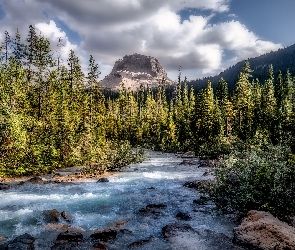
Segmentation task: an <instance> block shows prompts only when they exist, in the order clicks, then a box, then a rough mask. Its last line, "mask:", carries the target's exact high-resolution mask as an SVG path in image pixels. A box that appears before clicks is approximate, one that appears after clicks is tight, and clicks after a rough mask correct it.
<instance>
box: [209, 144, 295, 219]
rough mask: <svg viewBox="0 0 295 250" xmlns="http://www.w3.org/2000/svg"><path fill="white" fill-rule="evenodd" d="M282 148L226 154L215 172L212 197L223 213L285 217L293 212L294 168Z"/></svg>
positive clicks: (294, 210)
mask: <svg viewBox="0 0 295 250" xmlns="http://www.w3.org/2000/svg"><path fill="white" fill-rule="evenodd" d="M290 153H291V151H290V149H289V148H288V147H284V146H280V145H278V146H268V147H266V150H263V151H262V150H259V149H253V148H252V149H250V150H246V151H235V152H232V153H231V154H229V155H228V156H227V157H226V158H225V159H223V160H222V161H221V163H220V166H219V167H218V168H216V170H215V176H216V181H215V182H214V183H213V184H212V185H213V186H212V191H211V196H212V198H213V200H214V201H215V203H216V205H217V207H218V208H219V209H221V210H223V211H224V212H233V211H237V212H239V213H241V214H242V215H244V214H245V213H246V212H247V211H249V210H251V209H256V210H264V211H268V212H271V213H272V214H274V215H275V216H278V217H281V218H282V217H284V216H285V215H290V214H293V213H294V212H295V168H294V165H293V163H292V162H293V161H290V155H291V154H290Z"/></svg>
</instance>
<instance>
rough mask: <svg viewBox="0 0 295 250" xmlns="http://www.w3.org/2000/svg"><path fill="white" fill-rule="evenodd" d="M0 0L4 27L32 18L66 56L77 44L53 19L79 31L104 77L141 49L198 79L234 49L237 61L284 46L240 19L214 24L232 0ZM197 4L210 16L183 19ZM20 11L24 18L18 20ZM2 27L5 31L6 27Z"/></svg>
mask: <svg viewBox="0 0 295 250" xmlns="http://www.w3.org/2000/svg"><path fill="white" fill-rule="evenodd" d="M1 1H2V2H1ZM0 3H2V5H1V4H0V6H3V7H2V8H3V9H4V11H5V12H6V13H7V17H6V18H5V19H3V20H1V21H0V27H4V26H7V27H9V28H11V29H14V31H15V30H16V27H18V28H21V29H22V28H23V27H24V25H26V27H25V28H26V30H27V27H28V25H29V24H31V23H32V22H33V24H36V27H37V28H38V29H39V30H40V31H42V33H43V34H44V35H45V36H46V37H48V38H49V39H50V41H51V42H52V43H54V44H56V42H57V40H56V39H57V38H58V37H62V38H63V39H64V41H65V45H66V46H65V48H64V49H63V53H64V56H65V55H66V54H67V53H68V51H69V50H70V49H71V48H75V46H74V45H73V41H71V42H72V43H71V42H70V41H69V39H68V38H67V34H65V32H63V31H62V30H61V29H60V28H58V27H57V25H56V23H55V22H54V21H53V20H57V19H59V20H61V21H63V23H65V24H66V25H67V26H68V27H69V28H70V29H72V30H74V31H75V32H77V33H78V34H79V36H80V38H81V43H80V45H79V47H78V48H77V50H78V51H79V52H80V55H81V56H82V57H83V56H84V54H85V55H86V54H87V55H89V54H92V55H94V56H95V58H97V59H98V62H99V63H100V64H101V71H102V73H103V74H102V75H105V74H107V73H109V72H108V71H109V70H110V67H111V65H113V64H114V62H115V61H116V60H118V59H119V58H122V57H123V56H124V55H126V54H133V53H142V54H145V55H151V56H155V57H157V58H158V59H159V61H160V62H161V63H162V65H163V67H164V68H165V69H166V70H167V71H168V72H170V73H171V72H178V68H179V66H181V68H182V70H184V71H186V72H187V73H188V75H190V76H191V78H197V77H200V76H204V75H208V74H213V73H218V71H220V70H221V67H224V65H225V63H224V61H223V59H224V53H225V51H231V52H232V54H233V56H232V58H231V62H237V61H239V60H242V59H246V58H248V57H252V56H257V55H259V54H262V53H265V52H268V51H270V50H276V49H278V48H279V47H280V46H281V45H280V44H274V43H272V42H270V41H263V40H261V39H260V38H259V37H258V36H257V35H256V34H254V33H253V32H251V31H250V30H248V29H247V27H245V26H244V25H243V24H242V23H240V22H239V21H230V22H223V23H218V24H215V25H213V24H212V23H211V20H212V17H213V16H214V15H221V14H223V13H227V12H228V11H229V3H230V0H198V1H195V0H185V1H179V0H163V1H151V0H100V1H97V0H88V1H87V4H85V2H83V1H80V0H71V3H70V4H69V1H68V0H50V1H49V0H22V1H20V0H10V1H5V0H0ZM194 8H197V9H199V10H209V11H210V12H211V14H210V15H208V16H201V15H191V16H190V17H189V18H188V19H187V20H182V18H181V16H180V14H179V13H180V11H185V10H188V9H194ZM18 15H19V17H20V18H15V16H18ZM225 15H226V16H229V15H228V14H225ZM230 15H232V14H230ZM232 17H234V16H232ZM50 20H51V21H50ZM0 31H2V33H3V31H4V30H3V28H0ZM81 52H83V53H81ZM84 62H87V60H84ZM171 75H172V74H171Z"/></svg>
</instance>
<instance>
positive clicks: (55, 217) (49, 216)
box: [43, 209, 59, 223]
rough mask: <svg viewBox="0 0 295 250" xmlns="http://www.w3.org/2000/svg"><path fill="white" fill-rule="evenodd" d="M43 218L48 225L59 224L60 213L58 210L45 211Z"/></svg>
mask: <svg viewBox="0 0 295 250" xmlns="http://www.w3.org/2000/svg"><path fill="white" fill-rule="evenodd" d="M43 216H44V221H45V222H46V223H57V222H59V212H58V211H57V210H56V209H52V210H45V211H43Z"/></svg>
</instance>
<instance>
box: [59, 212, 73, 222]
mask: <svg viewBox="0 0 295 250" xmlns="http://www.w3.org/2000/svg"><path fill="white" fill-rule="evenodd" d="M60 216H61V217H62V218H63V219H64V220H65V221H66V222H68V223H70V222H71V219H70V216H69V215H68V214H67V212H66V211H62V212H61V213H60Z"/></svg>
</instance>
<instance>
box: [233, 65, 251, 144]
mask: <svg viewBox="0 0 295 250" xmlns="http://www.w3.org/2000/svg"><path fill="white" fill-rule="evenodd" d="M251 73H252V70H251V68H250V64H249V62H248V61H245V63H244V65H243V68H242V70H241V72H240V74H239V78H238V81H237V83H236V86H235V91H234V96H233V104H234V112H235V132H236V134H237V135H238V136H239V137H240V138H241V139H243V140H247V139H249V138H251V136H252V133H253V131H252V124H253V116H254V114H253V108H254V104H253V100H252V93H251V84H250V77H251Z"/></svg>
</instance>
